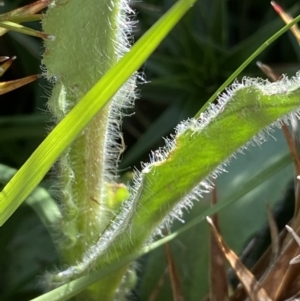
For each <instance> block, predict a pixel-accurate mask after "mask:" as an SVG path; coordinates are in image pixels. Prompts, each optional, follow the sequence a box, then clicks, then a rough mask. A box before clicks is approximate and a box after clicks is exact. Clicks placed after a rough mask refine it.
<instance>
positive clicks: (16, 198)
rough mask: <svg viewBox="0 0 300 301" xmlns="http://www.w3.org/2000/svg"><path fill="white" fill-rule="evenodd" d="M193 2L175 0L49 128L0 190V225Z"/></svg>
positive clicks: (191, 0) (189, 0)
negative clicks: (68, 111)
mask: <svg viewBox="0 0 300 301" xmlns="http://www.w3.org/2000/svg"><path fill="white" fill-rule="evenodd" d="M194 2H195V0H181V1H178V2H177V3H176V4H175V5H174V6H173V8H171V9H170V10H169V11H168V12H167V13H166V14H165V15H164V17H163V18H161V19H160V20H159V21H158V22H157V23H156V24H155V25H153V27H152V28H151V29H150V30H149V31H148V32H147V33H146V34H145V35H144V36H143V37H142V38H141V39H140V40H139V41H138V42H137V43H136V44H135V45H134V47H133V48H132V50H131V51H130V52H129V53H128V54H127V55H125V56H124V58H123V59H122V60H120V62H119V63H118V64H116V65H115V66H114V67H113V68H112V69H111V70H110V71H109V72H108V73H107V74H106V75H105V76H103V78H102V79H101V81H99V82H98V83H97V84H96V85H95V86H94V87H93V88H92V89H91V90H90V91H89V92H88V93H87V94H86V95H85V96H84V97H83V98H82V100H81V101H80V102H79V103H78V105H77V106H76V107H75V108H74V109H73V110H72V111H71V112H70V113H69V114H68V115H67V116H66V117H65V118H64V119H63V120H62V121H61V122H60V123H59V124H58V125H57V126H56V127H55V128H54V129H53V131H52V132H51V133H50V134H49V135H48V137H47V138H46V139H45V140H44V141H43V142H42V144H41V145H40V146H39V147H38V148H37V149H36V151H35V152H34V153H33V154H32V155H31V157H30V158H29V159H28V160H27V161H26V162H25V164H24V165H23V166H22V167H21V169H20V170H19V171H18V172H17V173H16V175H15V176H14V177H13V178H12V180H11V181H10V182H9V183H8V184H7V185H6V186H5V188H4V189H3V191H2V192H1V194H0V225H3V224H4V223H5V221H6V220H7V219H8V218H9V217H10V216H11V214H12V213H13V212H14V211H15V210H16V209H17V208H18V206H19V205H20V204H21V203H22V202H23V201H24V200H25V199H26V197H27V196H28V195H29V194H30V193H31V192H32V190H33V189H34V188H35V187H36V186H37V185H38V183H39V182H40V181H41V180H42V178H43V177H44V175H45V174H46V173H47V171H48V170H49V169H50V168H51V166H52V165H53V164H54V162H55V161H56V160H57V158H58V157H59V156H60V154H61V153H62V152H63V151H64V149H65V148H66V147H67V146H68V145H69V144H70V143H71V142H72V141H73V140H74V139H75V138H76V136H77V135H78V134H79V133H80V132H81V131H82V129H83V128H84V127H85V126H86V125H87V124H88V123H89V122H90V121H91V119H92V118H93V117H94V116H95V115H96V114H97V112H98V111H99V110H101V108H102V107H103V106H104V105H105V104H106V103H107V102H108V101H109V99H110V98H111V97H112V96H113V95H114V94H115V93H116V92H117V91H118V89H119V88H120V87H121V86H122V84H123V83H124V82H125V81H126V80H127V79H128V78H129V77H130V76H131V75H132V73H133V72H135V71H136V70H137V69H138V68H139V67H140V66H141V65H142V64H143V62H144V61H145V60H146V59H147V58H148V57H149V55H150V54H151V53H152V52H153V51H154V49H155V48H156V47H157V46H158V45H159V43H160V42H161V41H162V40H163V39H164V37H165V36H166V35H167V34H168V32H169V31H170V30H171V29H172V28H173V27H174V26H175V24H176V23H177V22H178V21H179V20H180V18H181V17H182V16H183V15H184V14H185V12H186V11H187V10H188V9H189V8H190V7H191V6H192V4H193V3H194Z"/></svg>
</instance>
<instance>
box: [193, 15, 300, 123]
mask: <svg viewBox="0 0 300 301" xmlns="http://www.w3.org/2000/svg"><path fill="white" fill-rule="evenodd" d="M299 21H300V15H299V16H298V17H296V18H295V19H294V20H293V21H292V22H291V23H289V24H287V25H285V26H284V27H283V28H282V29H280V30H279V31H277V32H276V33H275V34H274V35H273V36H272V37H271V38H269V39H268V40H267V41H265V42H264V43H263V44H262V45H261V46H260V47H259V48H258V49H257V50H256V51H254V52H253V54H252V55H250V56H249V57H248V59H246V60H245V61H244V62H243V63H242V64H241V66H240V67H239V68H238V69H236V71H234V72H233V73H232V74H231V76H230V77H228V79H227V80H226V81H225V82H224V83H223V84H222V85H221V86H220V87H219V88H218V90H217V91H216V92H215V93H214V94H213V95H212V96H211V97H210V99H209V100H208V101H207V102H206V103H205V104H204V106H203V107H202V108H201V110H200V111H199V112H198V113H197V114H196V115H195V117H196V118H197V117H199V116H200V114H201V113H203V112H204V111H205V110H206V109H207V108H208V107H209V105H210V104H211V103H212V102H213V101H214V100H216V98H217V96H218V94H219V93H221V92H222V91H223V90H224V89H225V88H226V87H228V86H229V85H230V83H231V82H232V81H233V80H234V79H235V78H237V77H238V75H239V74H240V73H241V72H242V71H243V70H244V69H245V68H246V67H247V66H248V65H249V64H250V63H251V62H252V61H253V60H254V59H255V58H256V57H257V56H258V55H259V54H260V53H262V52H263V51H264V50H265V49H266V48H267V47H268V46H269V45H270V44H272V43H273V42H274V41H276V40H277V39H278V38H279V37H280V36H281V35H282V34H284V33H285V32H286V31H288V30H289V29H290V28H291V27H292V26H293V25H294V24H296V23H298V22H299Z"/></svg>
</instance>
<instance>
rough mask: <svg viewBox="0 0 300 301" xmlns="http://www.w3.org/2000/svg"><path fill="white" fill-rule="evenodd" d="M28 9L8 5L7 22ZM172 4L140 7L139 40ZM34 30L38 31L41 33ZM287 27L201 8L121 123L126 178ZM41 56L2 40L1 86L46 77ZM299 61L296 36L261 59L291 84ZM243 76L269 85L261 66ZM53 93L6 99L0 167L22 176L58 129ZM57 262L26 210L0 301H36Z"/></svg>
mask: <svg viewBox="0 0 300 301" xmlns="http://www.w3.org/2000/svg"><path fill="white" fill-rule="evenodd" d="M30 2H32V1H22V0H18V1H17V0H16V1H14V0H9V1H8V0H7V1H5V4H6V5H5V6H4V7H0V13H3V12H6V11H9V10H12V9H14V8H17V7H19V6H22V5H25V4H28V3H30ZM87 2H88V1H87ZM173 3H174V0H147V1H143V2H138V1H134V2H133V3H132V7H133V8H134V9H135V10H136V12H137V17H136V19H138V20H139V22H138V23H137V24H136V26H135V28H134V34H135V40H137V39H138V38H139V37H140V36H141V35H142V34H143V33H144V32H145V31H146V30H147V29H148V28H149V27H150V26H151V25H152V24H153V23H154V22H155V21H156V20H157V19H158V18H159V17H160V16H161V15H162V14H163V13H164V12H165V11H166V10H167V9H168V8H169V7H170V6H171V5H172V4H173ZM222 3H223V4H222ZM279 4H281V5H282V6H283V8H285V9H291V10H292V11H293V15H296V14H297V13H299V11H300V9H299V8H300V7H299V5H298V1H296V0H289V1H288V0H285V1H281V2H279ZM83 5H88V4H87V3H85V4H83ZM28 25H29V26H31V27H34V28H37V29H38V28H39V24H37V23H33V24H28ZM282 26H283V22H282V21H281V20H280V19H279V17H278V16H277V15H276V13H275V12H274V10H273V9H272V7H271V6H270V2H269V1H265V0H261V1H258V0H252V1H251V0H245V1H239V0H228V1H225V0H202V1H200V0H199V1H198V3H197V4H196V5H195V6H194V7H193V9H192V10H191V11H190V12H189V13H188V14H187V15H186V16H185V18H184V19H183V20H182V22H181V23H180V24H179V25H178V26H177V27H176V28H175V29H174V30H173V31H172V33H171V34H170V35H169V36H168V38H167V39H166V40H165V41H164V42H163V43H162V44H161V46H160V47H159V48H158V49H157V50H156V51H155V53H154V54H153V55H152V57H151V58H150V59H149V60H148V61H147V62H146V63H145V65H144V66H143V68H142V69H141V72H142V73H143V77H144V78H145V80H146V81H147V82H149V83H147V84H145V83H142V84H141V85H140V86H139V90H140V92H139V94H140V98H139V99H138V100H137V101H136V107H135V109H134V111H135V114H134V115H133V116H132V117H130V118H125V120H124V124H123V132H124V138H125V143H126V145H127V148H126V151H125V153H124V154H123V161H122V163H121V166H120V169H121V170H122V171H127V170H131V169H132V167H133V166H137V167H139V166H140V163H139V162H140V161H148V153H149V151H150V150H154V149H156V148H157V147H158V146H161V145H163V140H162V139H161V137H162V136H166V135H168V134H169V133H170V132H172V131H173V128H174V127H175V125H176V124H178V123H179V122H180V121H181V120H183V119H186V118H187V117H192V116H193V115H195V113H196V112H197V111H198V110H199V109H200V108H201V106H202V105H203V104H204V103H205V102H206V101H207V100H208V99H209V97H210V96H211V95H212V94H213V93H214V92H215V90H216V89H217V88H218V87H219V86H220V85H221V84H222V83H223V82H224V81H225V80H226V79H227V78H228V76H230V75H231V73H232V72H233V71H234V70H235V69H236V68H237V67H238V66H239V65H240V64H241V63H242V62H243V61H244V60H245V59H247V58H248V56H249V55H250V54H251V53H252V52H253V51H254V50H255V49H256V48H257V47H258V46H259V45H260V44H261V43H262V42H264V41H265V40H266V39H267V38H268V37H270V36H271V35H272V34H273V33H275V32H276V31H277V30H278V29H279V28H280V27H282ZM42 53H43V44H42V41H41V40H39V39H37V38H33V37H28V36H24V35H20V34H16V33H8V34H6V35H4V36H3V37H0V55H6V56H17V59H16V60H15V62H14V64H13V65H12V67H11V68H10V69H9V70H8V71H7V73H6V74H5V75H4V76H3V77H1V82H2V81H8V80H13V79H17V78H21V77H24V76H28V75H31V74H36V73H41V71H40V60H41V55H42ZM299 59H300V53H299V46H298V44H297V42H296V41H295V39H294V38H293V36H292V35H291V34H290V33H288V34H285V35H284V36H282V37H281V38H280V39H279V40H278V41H276V42H275V43H274V44H273V45H271V46H270V47H269V48H268V49H267V50H266V51H264V52H263V54H261V55H260V57H259V60H261V61H263V62H264V63H267V64H270V65H271V66H272V67H274V68H275V69H276V70H278V72H280V73H288V74H294V73H295V72H296V71H297V70H298V66H299ZM243 75H250V76H261V77H263V74H262V73H261V72H260V71H259V69H258V68H257V67H256V65H255V62H253V63H252V64H251V65H250V66H249V67H248V68H247V69H246V70H245V71H244V72H243V74H242V75H241V76H243ZM49 91H50V85H49V84H48V83H46V82H45V80H43V79H40V80H39V81H37V82H35V83H33V84H30V85H27V86H25V87H23V88H20V89H18V90H15V91H13V92H11V93H8V94H5V95H1V96H0V163H2V164H7V165H9V166H11V167H14V168H19V167H20V166H21V165H22V164H23V163H24V162H25V160H26V159H27V158H28V157H29V156H30V154H31V153H32V152H33V151H34V149H35V148H36V147H37V146H38V145H39V143H40V142H41V141H42V140H43V139H44V137H45V136H46V134H47V130H46V129H47V128H48V127H49V126H50V125H51V122H50V120H51V117H50V116H49V114H48V112H47V108H46V101H47V96H48V95H49V93H50V92H49ZM131 112H133V111H129V112H128V113H131ZM46 180H47V179H46ZM56 260H57V257H56V255H55V251H54V248H53V246H52V244H51V241H50V238H49V236H48V234H47V232H46V230H45V229H44V228H43V226H42V225H41V223H40V222H39V220H38V218H37V217H36V216H35V214H33V212H32V210H31V209H30V208H29V207H27V206H26V205H23V206H22V207H21V208H20V209H19V210H18V211H17V212H16V213H15V214H14V216H13V217H12V218H11V219H10V220H9V221H8V222H7V223H6V224H5V225H4V226H3V227H2V228H1V229H0V299H1V300H3V301H8V300H29V299H30V298H32V297H34V296H36V294H39V293H40V289H39V287H38V285H37V282H38V281H37V280H38V279H39V277H40V276H41V275H42V274H43V271H44V270H45V269H50V268H51V266H52V265H53V263H55V262H56Z"/></svg>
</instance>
